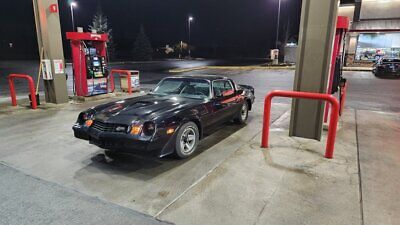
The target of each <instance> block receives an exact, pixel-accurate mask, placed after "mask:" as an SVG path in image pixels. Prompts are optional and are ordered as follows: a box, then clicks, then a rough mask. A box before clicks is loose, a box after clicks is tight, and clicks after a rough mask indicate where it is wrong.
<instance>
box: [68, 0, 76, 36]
mask: <svg viewBox="0 0 400 225" xmlns="http://www.w3.org/2000/svg"><path fill="white" fill-rule="evenodd" d="M69 5H70V7H71V19H72V31H73V32H75V21H74V8H75V7H77V6H78V4H76V2H74V1H71V3H69Z"/></svg>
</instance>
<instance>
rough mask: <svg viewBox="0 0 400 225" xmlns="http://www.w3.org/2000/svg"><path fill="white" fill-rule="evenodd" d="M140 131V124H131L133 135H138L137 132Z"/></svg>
mask: <svg viewBox="0 0 400 225" xmlns="http://www.w3.org/2000/svg"><path fill="white" fill-rule="evenodd" d="M140 131H142V126H139V125H133V126H132V127H131V134H133V135H138V134H140Z"/></svg>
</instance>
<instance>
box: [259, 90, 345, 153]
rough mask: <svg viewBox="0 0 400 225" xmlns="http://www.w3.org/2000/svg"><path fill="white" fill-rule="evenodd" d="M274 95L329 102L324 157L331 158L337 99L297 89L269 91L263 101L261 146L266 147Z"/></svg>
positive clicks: (334, 135)
mask: <svg viewBox="0 0 400 225" xmlns="http://www.w3.org/2000/svg"><path fill="white" fill-rule="evenodd" d="M274 97H286V98H302V99H315V100H325V101H328V102H330V103H331V105H332V110H331V118H330V121H329V131H328V140H327V143H326V151H325V157H326V158H328V159H331V158H333V151H334V147H335V138H336V130H337V124H338V121H339V107H340V106H339V102H338V100H337V99H336V98H335V97H333V96H332V95H329V94H320V93H310V92H297V91H279V90H277V91H272V92H270V93H269V94H268V95H267V96H266V97H265V102H264V122H263V131H262V140H261V147H262V148H268V138H269V126H270V124H269V123H270V119H271V106H272V98H274Z"/></svg>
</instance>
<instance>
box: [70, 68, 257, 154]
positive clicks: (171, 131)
mask: <svg viewBox="0 0 400 225" xmlns="http://www.w3.org/2000/svg"><path fill="white" fill-rule="evenodd" d="M254 98H255V97H254V89H253V88H252V87H251V86H247V85H237V84H236V83H235V82H234V81H233V80H231V79H228V78H226V77H221V76H208V75H205V76H203V75H202V76H176V77H168V78H165V79H163V80H162V81H161V82H160V83H159V84H158V85H157V86H156V88H155V89H154V90H153V91H152V92H150V93H149V94H147V95H144V96H140V97H136V98H129V99H125V100H121V101H117V102H111V103H107V104H103V105H99V106H97V107H93V108H91V109H88V110H86V111H84V112H82V113H80V114H79V116H78V119H77V121H76V124H75V125H74V126H73V130H74V135H75V137H77V138H80V139H84V140H89V142H90V143H91V144H94V145H97V146H99V147H100V148H103V149H106V155H107V156H109V157H111V158H113V156H115V153H118V152H124V153H134V152H140V151H142V152H143V151H144V152H154V153H156V155H157V156H158V157H163V156H166V155H169V154H172V153H175V154H176V156H178V157H179V158H187V157H189V156H191V155H192V154H193V153H194V152H195V151H196V148H197V145H198V143H199V140H201V139H202V138H203V137H204V133H210V132H209V131H210V130H214V129H212V128H213V127H215V126H219V125H222V124H223V123H225V122H227V121H231V120H233V121H235V122H236V123H238V124H244V123H246V120H247V118H248V112H249V111H250V110H251V109H252V105H253V102H254Z"/></svg>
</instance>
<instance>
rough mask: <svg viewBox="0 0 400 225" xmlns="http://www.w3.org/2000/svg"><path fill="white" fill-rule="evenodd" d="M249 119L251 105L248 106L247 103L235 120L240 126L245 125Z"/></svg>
mask: <svg viewBox="0 0 400 225" xmlns="http://www.w3.org/2000/svg"><path fill="white" fill-rule="evenodd" d="M248 117H249V105H248V104H247V102H244V103H243V106H242V108H241V109H240V111H239V113H238V115H237V116H236V118H235V122H236V123H238V124H245V123H246V121H247V118H248Z"/></svg>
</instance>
